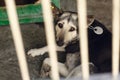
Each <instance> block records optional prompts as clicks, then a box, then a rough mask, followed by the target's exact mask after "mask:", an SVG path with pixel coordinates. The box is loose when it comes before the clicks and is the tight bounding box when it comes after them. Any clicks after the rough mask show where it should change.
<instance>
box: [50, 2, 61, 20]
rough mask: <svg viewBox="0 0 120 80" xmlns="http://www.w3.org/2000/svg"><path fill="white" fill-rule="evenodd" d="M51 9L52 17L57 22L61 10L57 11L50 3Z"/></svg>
mask: <svg viewBox="0 0 120 80" xmlns="http://www.w3.org/2000/svg"><path fill="white" fill-rule="evenodd" d="M51 8H52V12H53V17H54V19H55V20H58V18H59V16H60V15H61V14H62V13H63V11H62V9H59V8H58V7H57V6H56V5H55V4H54V3H52V2H51Z"/></svg>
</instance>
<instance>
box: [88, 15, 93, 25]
mask: <svg viewBox="0 0 120 80" xmlns="http://www.w3.org/2000/svg"><path fill="white" fill-rule="evenodd" d="M94 19H95V18H94V15H87V24H88V25H91V24H92V23H93V21H94Z"/></svg>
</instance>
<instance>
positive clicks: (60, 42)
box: [56, 40, 64, 46]
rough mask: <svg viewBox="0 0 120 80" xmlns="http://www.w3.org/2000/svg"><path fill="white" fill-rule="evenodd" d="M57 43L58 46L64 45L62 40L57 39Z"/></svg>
mask: <svg viewBox="0 0 120 80" xmlns="http://www.w3.org/2000/svg"><path fill="white" fill-rule="evenodd" d="M56 43H57V45H58V46H63V45H64V42H63V41H62V40H59V41H56Z"/></svg>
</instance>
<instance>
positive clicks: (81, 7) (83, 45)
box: [77, 0, 89, 79]
mask: <svg viewBox="0 0 120 80" xmlns="http://www.w3.org/2000/svg"><path fill="white" fill-rule="evenodd" d="M77 9H78V19H79V21H78V24H79V34H80V35H79V37H80V50H81V52H80V55H81V64H82V77H83V79H88V78H89V66H88V37H87V7H86V0H77Z"/></svg>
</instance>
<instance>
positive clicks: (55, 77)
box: [41, 0, 59, 80]
mask: <svg viewBox="0 0 120 80" xmlns="http://www.w3.org/2000/svg"><path fill="white" fill-rule="evenodd" d="M41 4H42V9H43V17H44V22H45V30H46V37H47V43H48V49H49V55H50V60H51V74H52V80H59V73H58V64H57V55H56V54H57V53H56V46H55V35H54V27H53V16H52V11H51V7H50V6H51V5H50V4H51V3H50V0H41Z"/></svg>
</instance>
